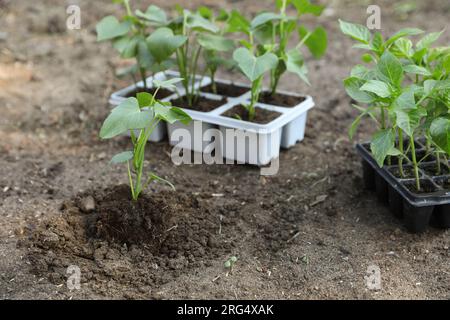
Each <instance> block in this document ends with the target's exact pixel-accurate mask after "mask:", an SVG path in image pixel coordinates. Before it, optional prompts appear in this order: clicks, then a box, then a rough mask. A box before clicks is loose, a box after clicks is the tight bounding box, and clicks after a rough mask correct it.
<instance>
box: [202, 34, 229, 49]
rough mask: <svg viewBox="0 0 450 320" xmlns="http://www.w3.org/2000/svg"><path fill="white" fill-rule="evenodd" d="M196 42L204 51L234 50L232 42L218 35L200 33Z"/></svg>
mask: <svg viewBox="0 0 450 320" xmlns="http://www.w3.org/2000/svg"><path fill="white" fill-rule="evenodd" d="M197 41H198V43H199V44H200V45H201V46H202V47H203V48H205V49H206V50H212V51H224V52H225V51H230V50H232V49H234V41H233V40H231V39H227V38H225V37H223V36H220V35H215V34H210V33H202V34H199V35H198V37H197Z"/></svg>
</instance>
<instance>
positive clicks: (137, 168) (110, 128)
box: [100, 78, 191, 201]
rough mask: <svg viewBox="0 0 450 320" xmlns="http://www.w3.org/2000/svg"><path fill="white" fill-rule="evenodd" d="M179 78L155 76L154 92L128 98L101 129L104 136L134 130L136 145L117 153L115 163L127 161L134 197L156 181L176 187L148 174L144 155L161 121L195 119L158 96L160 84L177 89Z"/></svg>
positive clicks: (113, 160)
mask: <svg viewBox="0 0 450 320" xmlns="http://www.w3.org/2000/svg"><path fill="white" fill-rule="evenodd" d="M179 81H181V79H179V78H176V79H171V80H167V81H158V80H155V82H154V84H155V86H156V90H155V93H154V94H150V93H147V92H142V93H138V94H137V97H136V98H128V99H126V100H125V101H124V102H122V103H121V104H120V105H118V106H117V107H115V108H114V109H113V110H112V111H111V113H110V114H109V116H108V117H107V118H106V120H105V122H104V123H103V126H102V128H101V130H100V137H101V138H102V139H111V138H114V137H116V136H118V135H122V134H124V133H126V132H130V136H131V143H132V146H133V149H132V150H131V151H125V152H121V153H119V154H117V155H115V156H114V157H113V158H112V160H111V163H113V164H117V163H127V172H128V179H129V183H130V189H131V196H132V199H133V200H134V201H137V200H138V198H139V195H140V194H141V193H142V191H143V190H145V189H146V188H147V186H148V185H149V184H150V183H151V182H152V181H161V182H164V183H167V184H168V185H170V186H171V187H172V188H174V186H173V185H172V184H171V183H170V182H168V181H167V180H165V179H163V178H160V177H158V176H157V175H156V174H155V173H153V172H150V173H149V174H147V175H146V176H144V158H145V147H146V145H147V142H148V139H149V138H150V136H151V134H152V132H153V131H154V130H155V128H156V126H157V125H158V123H159V122H160V121H165V122H168V123H175V122H177V121H180V122H181V123H183V124H189V122H190V121H191V118H190V117H189V115H187V114H186V113H185V112H184V111H182V110H181V109H179V108H177V107H173V106H171V105H170V103H167V102H161V101H159V100H157V98H156V97H157V94H158V91H159V90H160V88H166V89H173V87H174V86H175V84H176V83H177V82H179ZM130 162H131V165H130Z"/></svg>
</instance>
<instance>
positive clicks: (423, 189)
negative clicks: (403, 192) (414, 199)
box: [403, 180, 437, 195]
mask: <svg viewBox="0 0 450 320" xmlns="http://www.w3.org/2000/svg"><path fill="white" fill-rule="evenodd" d="M403 184H404V185H405V186H406V188H408V190H409V191H411V192H412V193H415V194H422V195H423V194H430V193H434V192H436V191H437V188H436V187H435V186H434V185H433V184H432V183H431V182H430V181H428V180H420V190H417V187H416V182H415V180H414V181H407V182H403Z"/></svg>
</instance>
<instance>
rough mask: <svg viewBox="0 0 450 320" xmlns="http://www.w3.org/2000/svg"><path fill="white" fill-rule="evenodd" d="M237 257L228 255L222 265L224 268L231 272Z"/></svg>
mask: <svg viewBox="0 0 450 320" xmlns="http://www.w3.org/2000/svg"><path fill="white" fill-rule="evenodd" d="M237 260H238V258H237V257H235V256H232V257H230V258H229V259H228V260H227V261H225V263H224V264H223V266H224V267H225V269H228V270H230V273H232V272H233V267H234V265H235V264H236V262H237Z"/></svg>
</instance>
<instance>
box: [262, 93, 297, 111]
mask: <svg viewBox="0 0 450 320" xmlns="http://www.w3.org/2000/svg"><path fill="white" fill-rule="evenodd" d="M303 101H305V98H304V97H295V96H289V95H285V94H280V93H275V94H271V93H270V92H262V93H261V95H260V97H259V102H261V103H265V104H271V105H274V106H281V107H288V108H292V107H295V106H298V105H299V104H300V103H302V102H303Z"/></svg>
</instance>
